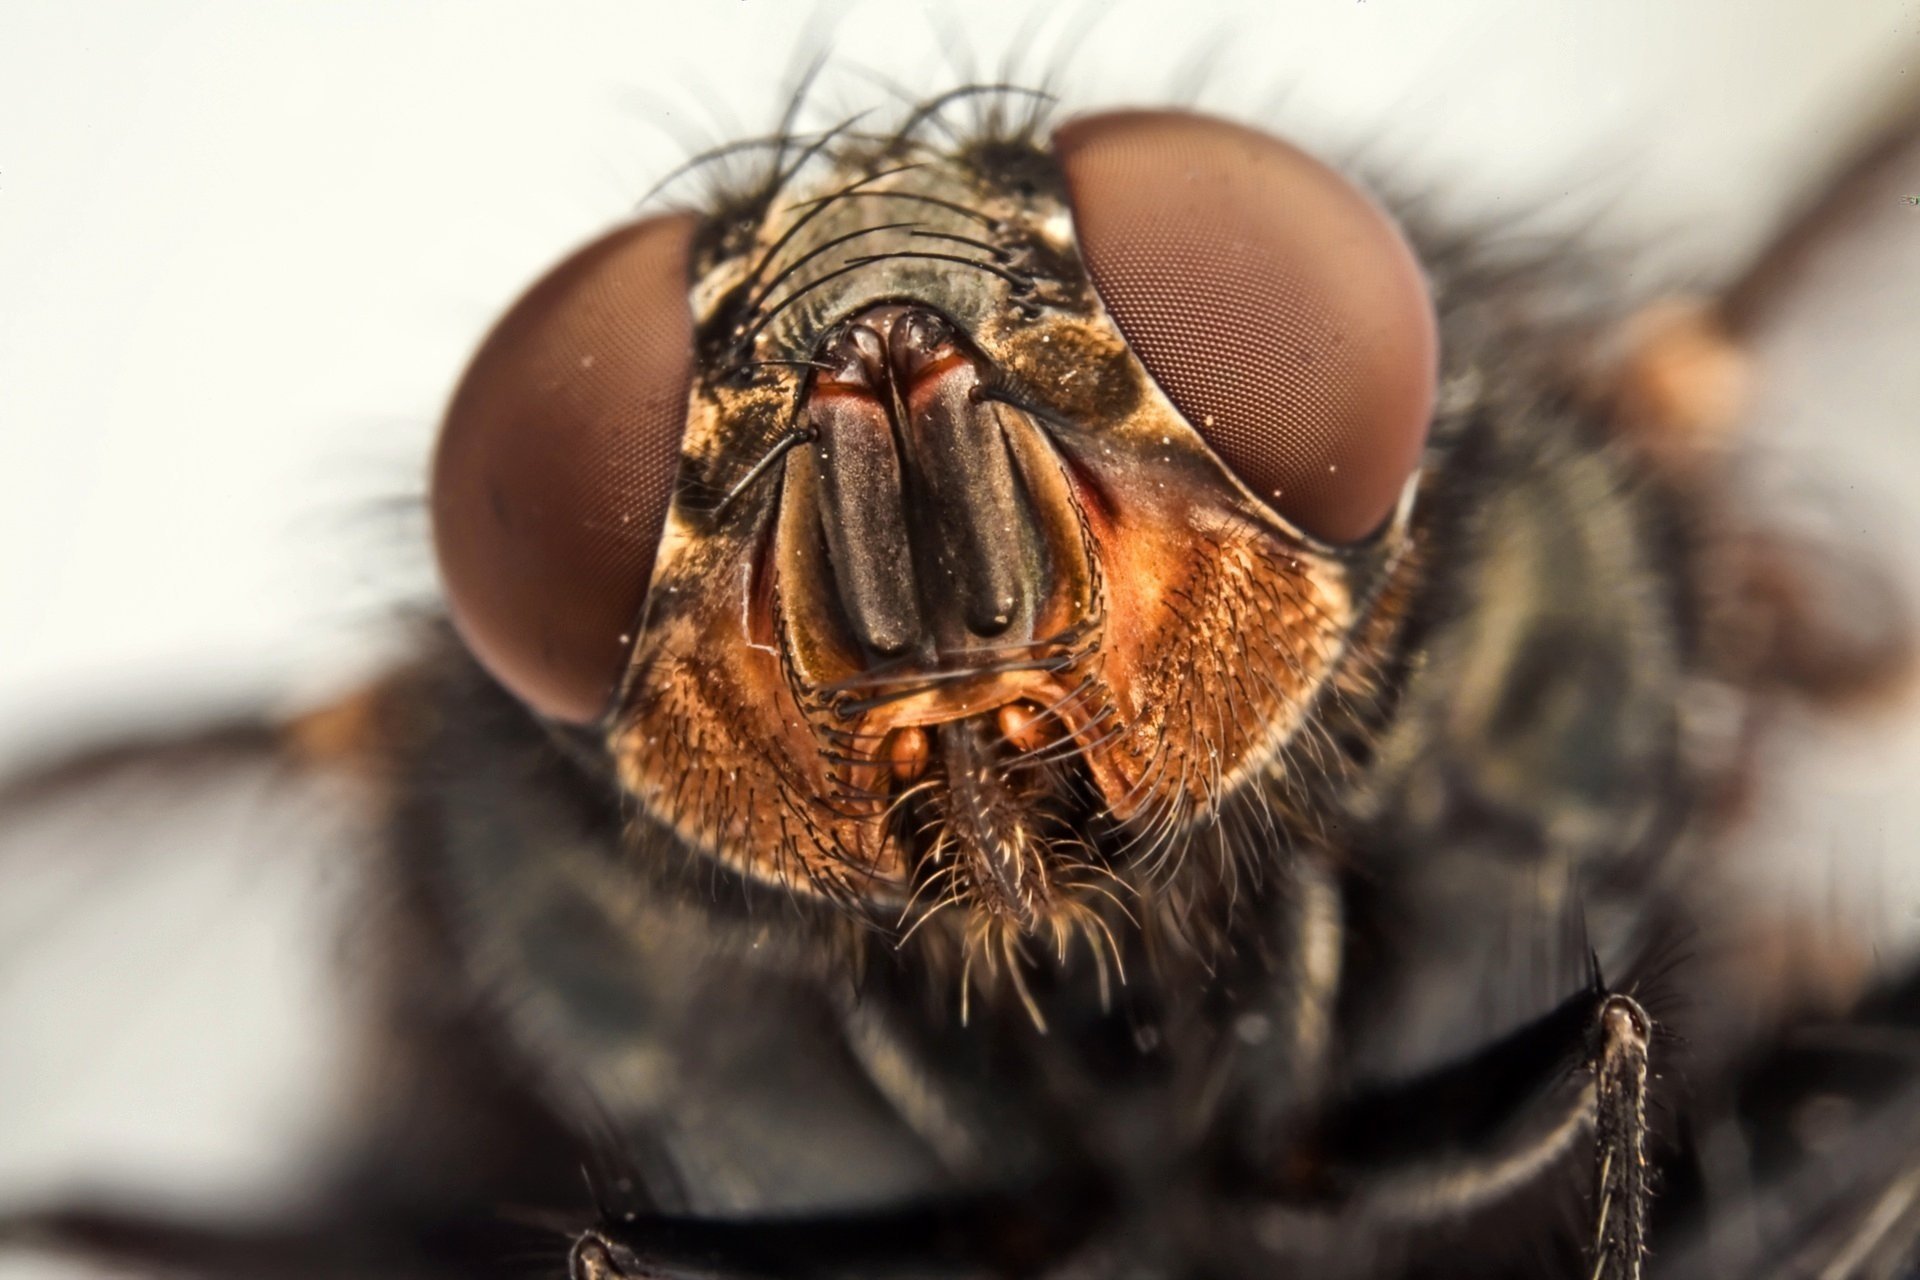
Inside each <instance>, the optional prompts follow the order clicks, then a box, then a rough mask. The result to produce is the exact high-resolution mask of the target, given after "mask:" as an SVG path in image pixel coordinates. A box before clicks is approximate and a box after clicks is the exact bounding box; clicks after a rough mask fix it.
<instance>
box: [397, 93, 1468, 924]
mask: <svg viewBox="0 0 1920 1280" xmlns="http://www.w3.org/2000/svg"><path fill="white" fill-rule="evenodd" d="M808 160H809V161H810V163H806V164H799V165H790V166H788V167H787V168H786V169H785V170H783V171H782V172H781V173H780V174H779V175H778V178H777V180H776V181H774V182H772V183H770V184H769V185H768V187H767V189H766V190H765V191H763V192H762V193H760V195H759V196H758V197H757V198H756V199H754V200H751V201H747V202H744V207H735V208H731V209H729V210H726V211H723V212H722V213H720V214H717V215H713V216H709V217H704V218H703V217H696V216H692V215H684V214H670V215H664V216H659V217H654V218H650V219H647V220H644V221H641V222H638V223H635V224H633V225H630V226H627V227H623V228H621V229H619V230H617V231H614V232H613V233H611V234H610V235H608V236H606V237H604V238H603V239H601V240H600V241H598V242H596V243H595V244H593V245H590V246H588V247H587V248H586V249H583V250H581V251H580V252H579V253H577V254H576V255H575V256H574V257H572V258H571V259H569V260H568V261H567V262H565V263H563V264H562V265H561V266H560V267H558V268H556V269H555V271H554V272H553V273H552V274H551V275H549V276H548V277H547V278H546V279H545V280H543V281H542V282H541V283H540V284H538V285H537V286H535V288H534V289H533V290H532V291H531V292H530V293H529V294H528V295H527V296H526V297H525V298H523V299H522V300H521V301H520V302H519V303H518V304H517V305H516V306H515V307H514V309H513V310H511V311H510V312H509V313H508V315H507V316H506V318H505V319H504V320H502V321H501V322H500V324H499V326H498V327H497V328H496V330H495V331H494V333H493V335H492V336H491V337H490V338H489V339H488V341H487V343H486V344H485V345H484V346H483V347H482V349H481V351H480V353H479V355H478V356H477V357H476V358H475V360H474V363H473V365H472V367H471V368H470V369H469V370H468V372H467V375H466V378H465V380H464V382H463V383H462V385H461V388H460V390H459V392H458V393H457V394H456V396H455V398H454V402H453V405H452V408H451V409H450V411H449V413H448V416H447V421H446V424H445V429H444V432H443V435H442V438H441V443H440V447H439V452H438V455H437V457H436V460H435V468H434V483H433V514H434V524H435V537H436V545H437V548H438V552H439V557H440V563H441V567H442V572H443V575H444V578H445V580H446V583H447V587H448V594H449V600H450V603H451V606H452V611H453V617H454V621H455V623H456V625H457V626H458V628H459V629H460V631H461V634H462V635H463V636H464V637H465V638H466V640H467V642H468V644H469V645H470V646H471V647H472V649H473V650H474V652H475V654H476V655H477V656H478V657H479V658H480V660H481V661H482V662H483V663H484V664H485V665H486V666H487V667H488V668H489V669H490V670H491V671H492V672H493V674H494V675H495V676H496V677H497V678H498V679H499V680H500V681H501V682H502V683H503V684H505V685H506V686H507V687H508V688H509V689H511V690H512V691H513V692H515V693H516V694H517V695H518V696H519V697H520V698H521V699H522V700H523V701H525V702H526V703H527V704H528V705H529V706H531V707H532V708H533V709H534V710H535V711H536V712H538V713H540V714H541V715H543V716H547V717H550V718H552V719H555V720H559V721H565V722H570V723H574V724H589V725H594V726H597V727H598V728H600V729H601V730H603V731H604V733H605V740H606V743H607V746H608V748H609V750H610V751H611V753H612V755H613V758H614V760H615V762H616V766H617V771H618V774H619V777H620V778H621V780H622V783H623V784H624V786H625V787H626V788H627V789H628V790H629V791H630V792H631V793H632V794H633V796H634V797H635V798H636V799H637V800H638V801H639V803H640V805H641V806H642V807H643V808H644V810H645V812H646V814H647V815H648V816H649V817H651V818H652V819H653V820H655V821H657V822H658V823H660V824H663V825H664V826H666V827H668V828H670V829H671V830H672V831H674V832H675V833H677V834H678V835H679V836H680V837H681V838H682V840H684V841H685V842H686V843H687V844H689V845H691V846H692V847H694V848H695V849H697V850H699V851H700V852H701V853H703V854H704V855H707V856H711V857H713V858H717V859H719V860H720V861H721V862H723V863H724V864H726V865H727V866H729V867H731V868H732V869H733V870H735V871H736V872H738V873H740V874H742V875H744V876H747V877H750V878H753V879H757V880H762V881H771V882H776V883H778V884H780V885H783V886H786V887H787V888H789V889H790V890H791V891H793V892H795V893H800V894H807V895H814V896H819V897H824V898H829V899H834V900H837V901H840V902H844V903H846V904H849V905H850V906H852V907H854V908H856V909H858V910H859V911H861V912H863V913H865V914H867V915H869V916H871V917H873V918H875V919H877V920H879V921H882V922H884V923H886V924H888V925H894V926H897V927H898V928H899V929H900V930H901V931H902V932H903V933H904V932H906V931H909V930H913V929H917V928H919V927H920V926H922V925H926V926H929V928H928V933H930V934H931V933H940V932H943V931H944V932H945V933H946V934H947V935H948V936H949V937H951V938H958V939H960V940H961V941H962V942H963V944H964V945H965V946H967V947H968V948H969V953H970V954H971V953H972V952H974V951H979V950H981V949H983V948H984V950H985V952H986V954H988V956H989V957H993V956H997V955H1000V954H1003V953H1005V952H1007V951H1010V950H1011V949H1012V948H1014V947H1016V946H1017V945H1018V944H1019V941H1020V940H1021V939H1023V938H1027V937H1038V938H1041V939H1045V940H1046V941H1048V942H1049V943H1051V944H1053V945H1056V946H1057V947H1059V948H1060V949H1061V950H1062V951H1063V952H1064V948H1065V946H1066V944H1067V941H1068V939H1069V938H1070V937H1071V936H1072V935H1073V934H1074V933H1075V932H1077V931H1078V932H1084V933H1086V935H1087V936H1088V937H1089V938H1094V937H1096V936H1104V930H1105V929H1107V928H1109V927H1110V926H1111V924H1112V923H1113V922H1114V921H1116V920H1120V919H1122V918H1124V917H1125V916H1128V915H1130V914H1133V912H1132V911H1131V909H1130V903H1129V899H1130V898H1131V897H1132V896H1135V895H1142V896H1146V897H1151V896H1153V895H1155V894H1157V893H1160V892H1162V891H1163V889H1164V888H1165V885H1164V878H1163V877H1162V876H1161V874H1160V873H1161V872H1162V871H1164V870H1166V869H1167V868H1170V867H1172V866H1175V865H1186V863H1183V862H1182V860H1180V859H1178V858H1177V857H1174V856H1173V855H1174V853H1175V852H1176V851H1177V850H1178V849H1179V848H1180V847H1181V846H1182V844H1183V842H1184V839H1185V836H1186V833H1188V832H1189V831H1191V830H1192V829H1193V828H1194V827H1195V824H1198V823H1201V822H1204V821H1206V820H1208V819H1209V818H1211V817H1213V816H1216V815H1217V814H1218V812H1219V810H1220V807H1221V805H1222V804H1223V803H1224V802H1225V801H1226V800H1227V799H1228V798H1229V797H1230V796H1232V795H1234V794H1235V793H1236V792H1239V791H1241V790H1242V789H1243V788H1247V787H1249V786H1250V785H1259V784H1260V781H1261V780H1262V779H1263V778H1264V777H1266V776H1267V775H1269V774H1270V773H1271V772H1272V771H1273V770H1275V769H1277V768H1280V767H1281V765H1280V764H1279V761H1281V760H1282V758H1283V757H1282V748H1283V747H1284V745H1285V744H1286V743H1287V742H1288V740H1289V739H1290V738H1291V737H1292V736H1293V735H1295V734H1296V733H1297V732H1298V731H1299V730H1300V729H1301V726H1302V725H1303V723H1305V722H1306V721H1307V719H1308V718H1309V717H1310V716H1311V715H1312V713H1313V709H1314V707H1315V704H1316V699H1318V698H1320V697H1321V696H1322V695H1323V691H1324V690H1325V689H1326V688H1327V686H1328V684H1329V681H1330V680H1332V679H1333V678H1334V676H1335V674H1336V673H1337V672H1338V671H1339V669H1340V668H1341V665H1342V663H1343V662H1344V661H1346V656H1347V652H1348V649H1349V646H1350V645H1351V644H1353V643H1354V640H1355V636H1356V633H1357V631H1358V629H1359V628H1360V627H1361V626H1362V624H1363V623H1364V622H1365V620H1366V618H1367V616H1368V613H1369V610H1370V608H1371V605H1372V601H1373V599H1374V598H1375V596H1376V595H1377V593H1378V592H1379V590H1380V588H1381V584H1382V583H1383V581H1384V580H1385V578H1386V576H1387V574H1388V571H1389V570H1390V569H1391V567H1392V565H1393V564H1394V562H1395V559H1396V557H1397V556H1398V554H1399V552H1400V550H1401V548H1402V546H1403V543H1404V533H1405V527H1406V512H1407V508H1408V495H1409V494H1410V493H1411V491H1412V480H1413V476H1414V474H1415V471H1416V469H1417V467H1418V463H1419V457H1420V453H1421V449H1422V446H1423V443H1424V440H1425V435H1426V429H1427V422H1428V417H1429V414H1430V410H1431V401H1432V393H1433V382H1434V369H1435V337H1434V321H1433V313H1432V305H1431V302H1430V301H1429V299H1428V297H1427V293H1426V289H1425V285H1424V283H1423V280H1422V277H1421V274H1420V271H1419V269H1418V267H1417V265H1416V263H1415V260H1414V258H1413V255H1412V253H1411V251H1410V250H1409V248H1408V247H1407V245H1406V244H1405V242H1404V241H1403V240H1402V239H1401V237H1400V235H1399V233H1398V231H1397V230H1396V229H1395V228H1394V226H1393V225H1392V224H1391V223H1390V222H1389V221H1388V220H1387V219H1386V218H1385V217H1384V216H1383V215H1382V214H1381V213H1380V212H1379V211H1378V210H1377V209H1376V208H1375V207H1374V206H1373V205H1372V204H1371V203H1370V202H1368V201H1367V200H1366V198H1365V197H1364V196H1362V195H1361V194H1360V193H1359V192H1358V191H1356V190H1355V189H1354V188H1353V187H1352V186H1350V185H1349V184H1348V183H1346V182H1345V181H1344V180H1342V179H1341V178H1339V177H1338V176H1336V175H1335V174H1333V173H1332V172H1331V171H1330V170H1328V169H1326V168H1324V167H1323V166H1321V165H1319V164H1318V163H1317V162H1315V161H1313V160H1311V159H1309V158H1308V157H1306V156H1305V155H1303V154H1301V153H1300V152H1298V151H1296V150H1294V149H1292V148H1291V147H1288V146H1286V145H1285V144H1283V143H1280V142H1277V141H1275V140H1273V139H1271V138H1268V137H1266V136H1264V135H1261V134H1258V133H1255V132H1253V131H1251V130H1247V129H1244V128H1241V127H1239V126H1236V125H1231V124H1226V123H1223V122H1220V121H1216V120H1210V119H1206V118H1204V117H1199V116H1193V115H1186V114H1180V113H1173V112H1123V113H1110V114H1104V115H1096V116H1091V117H1084V118H1081V119H1077V120H1073V121H1070V122H1068V123H1067V124H1065V125H1064V126H1062V127H1060V128H1058V129H1056V130H1055V131H1054V132H1053V133H1052V135H1051V138H1050V139H1049V140H1048V141H1047V142H1046V143H1045V144H1044V145H1041V144H1037V143H1035V142H1033V141H1031V140H1028V139H1025V138H1014V139H1011V140H1008V139H1001V140H993V141H987V142H982V143H979V144H976V145H973V146H970V147H963V148H960V149H958V150H957V151H949V150H943V149H937V148H933V147H930V146H927V145H925V144H923V143H920V142H918V141H916V140H914V139H913V138H912V137H909V136H901V137H895V138H891V139H887V140H884V141H880V142H874V143H856V142H849V141H845V140H842V139H839V138H831V137H830V138H827V139H825V140H823V141H822V142H821V143H818V144H816V147H815V148H814V149H813V150H812V152H811V153H810V154H809V156H808ZM1188 861H1191V860H1188ZM1189 873H1191V874H1200V875H1211V876H1214V877H1219V876H1221V875H1223V874H1224V870H1223V869H1222V868H1219V867H1212V868H1208V867H1204V866H1203V867H1200V868H1198V869H1192V870H1190V872H1189ZM1107 903H1111V904H1115V905H1112V906H1102V905H1101V904H1107ZM1109 913H1117V914H1113V915H1111V917H1110V914H1109Z"/></svg>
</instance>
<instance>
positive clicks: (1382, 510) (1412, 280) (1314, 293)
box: [1053, 111, 1437, 543]
mask: <svg viewBox="0 0 1920 1280" xmlns="http://www.w3.org/2000/svg"><path fill="white" fill-rule="evenodd" d="M1053 149H1054V152H1055V154H1056V155H1057V157H1058V158H1059V161H1060V165H1061V169H1062V171H1063V173H1064V174H1065V176H1066V181H1067V190H1068V196H1069V199H1070V201H1071V203H1072V207H1073V217H1074V227H1075V232H1076V234H1077V236H1078V238H1079V242H1080V250H1081V253H1082V255H1083V256H1084V257H1085V260H1086V264H1087V270H1088V272H1089V273H1090V274H1091V276H1092V278H1093V283H1094V287H1095V288H1096V289H1097V290H1098V291H1099V293H1100V297H1101V300H1102V301H1103V302H1104V303H1105V304H1106V307H1107V310H1108V312H1109V313H1110V314H1111V315H1112V316H1113V318H1114V321H1115V322H1116V323H1117V324H1118V325H1119V326H1120V331H1121V333H1122V334H1124V335H1125V336H1126V339H1127V342H1128V344H1129V345H1130V346H1131V347H1132V348H1133V350H1134V353H1135V354H1136V355H1137V356H1139V358H1140V361H1141V363H1142V364H1143V365H1145V366H1146V369H1147V371H1148V372H1149V373H1151V374H1152V375H1153V377H1154V380H1155V381H1156V382H1158V383H1159V384H1160V388H1161V389H1162V390H1163V391H1164V392H1166V395H1167V398H1168V399H1169V400H1170V401H1172V402H1173V405H1174V407H1175V408H1177V409H1179V410H1180V412H1181V413H1182V414H1183V415H1184V416H1185V417H1186V419H1187V421H1188V422H1189V423H1191V424H1192V425H1193V427H1194V429H1195V430H1196V431H1198V432H1199V433H1200V435H1201V436H1202V437H1203V438H1204V439H1205V440H1206V441H1207V444H1208V445H1209V446H1210V447H1211V448H1212V449H1213V451H1214V452H1215V453H1216V454H1217V455H1218V456H1219V457H1220V458H1221V460H1222V461H1224V462H1225V463H1226V464H1227V466H1228V467H1230V468H1231V469H1232V470H1233V472H1234V473H1235V474H1236V475H1238V476H1239V478H1240V479H1241V481H1242V482H1243V483H1245V484H1246V486H1247V487H1248V488H1249V489H1251V490H1252V491H1253V492H1254V493H1256V494H1258V495H1259V496H1260V497H1261V498H1262V499H1263V500H1264V501H1266V502H1267V503H1268V504H1269V505H1270V506H1271V507H1272V508H1273V509H1274V510H1275V511H1277V512H1278V513H1279V514H1280V515H1281V516H1283V517H1284V518H1286V519H1287V520H1288V521H1290V522H1292V523H1293V524H1294V525H1296V526H1297V527H1299V528H1300V529H1302V530H1304V531H1306V532H1307V533H1309V534H1311V535H1313V536H1314V537H1317V538H1320V539H1323V540H1325V541H1327V542H1331V543H1350V542H1354V541H1357V540H1359V539H1362V538H1365V537H1366V536H1368V535H1369V534H1371V533H1373V532H1375V531H1376V530H1377V529H1378V528H1379V527H1380V526H1381V524H1382V523H1383V522H1384V521H1385V520H1386V519H1387V517H1388V516H1389V515H1390V514H1391V513H1392V511H1393V508H1394V506H1395V503H1396V502H1397V500H1398V498H1399V496H1400V493H1401V490H1402V489H1403V488H1404V487H1405V485H1406V482H1407V478H1408V477H1409V476H1410V475H1411V474H1412V473H1413V470H1414V468H1415V466H1416V465H1417V464H1418V462H1419V458H1420V451H1421V448H1422V446H1423V445H1424V443H1425V440H1426V433H1427V425H1428V419H1429V417H1430V415H1431V413H1432V408H1433V393H1434V382H1435V360H1436V352H1437V343H1436V339H1435V325H1434V315H1433V303H1432V300H1431V298H1430V297H1429V296H1428V293H1427V289H1426V285H1425V282H1424V280H1423V278H1422V276H1421V272H1420V267H1419V263H1418V261H1417V260H1416V258H1415V257H1414V254H1413V251H1412V249H1411V248H1410V247H1409V246H1408V244H1407V242H1406V241H1405V239H1403V238H1402V236H1401V234H1400V232H1399V230H1398V229H1397V228H1396V227H1395V226H1394V224H1393V223H1392V222H1391V221H1389V220H1388V219H1387V217H1386V215H1385V214H1383V213H1382V212H1381V211H1380V210H1379V209H1378V208H1377V207H1375V206H1374V204H1373V203H1372V202H1371V201H1370V200H1368V199H1367V198H1366V197H1365V196H1364V195H1362V194H1361V193H1360V192H1359V191H1358V190H1357V189H1356V188H1355V187H1354V186H1353V185H1352V184H1350V183H1349V182H1347V181H1346V180H1345V179H1344V178H1342V177H1340V176H1339V175H1338V174H1336V173H1334V172H1333V171H1332V170H1331V169H1328V168H1327V167H1326V166H1325V165H1322V164H1321V163H1319V162H1318V161H1317V160H1314V159H1312V158H1311V157H1309V156H1307V155H1306V154H1304V153H1303V152H1301V151H1298V150H1296V149H1294V148H1293V147H1290V146H1288V145H1287V144H1286V143H1283V142H1280V141H1278V140H1276V139H1274V138H1270V137H1268V136H1266V135H1265V134H1262V133H1258V132H1256V131H1254V130H1252V129H1247V128H1244V127H1242V126H1240V125H1235V124H1229V123H1226V122H1225V121H1220V120H1211V119H1208V118H1206V117H1204V116H1196V115H1188V114H1185V113H1181V112H1173V111H1119V112H1111V113H1107V114H1103V115H1094V116H1086V117H1083V118H1081V119H1078V120H1072V121H1069V122H1068V123H1067V124H1065V125H1063V126H1062V127H1061V128H1060V129H1058V130H1057V131H1056V132H1055V133H1054V135H1053Z"/></svg>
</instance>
